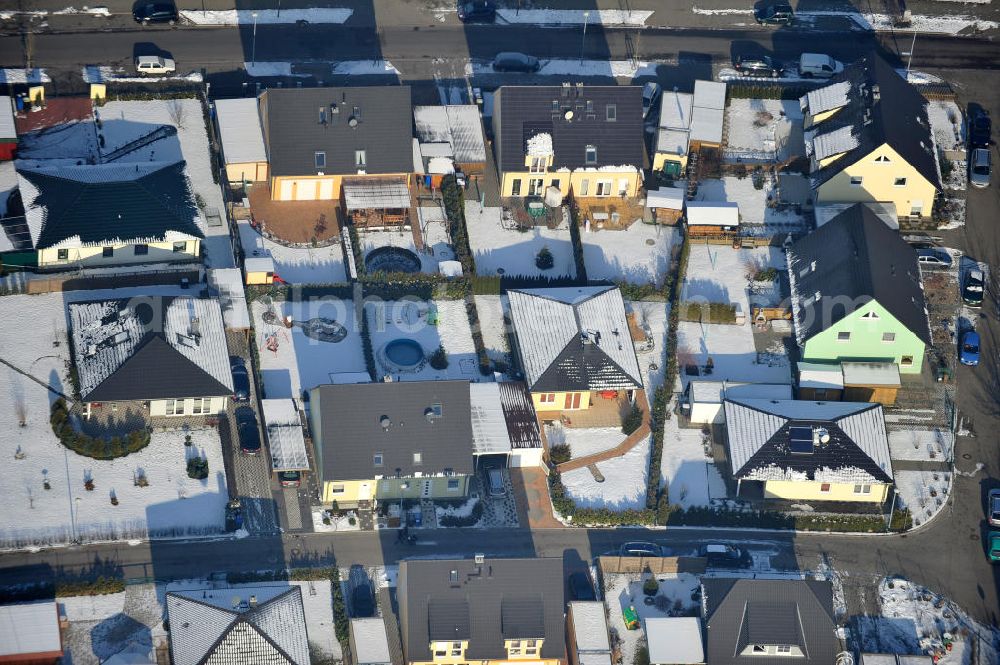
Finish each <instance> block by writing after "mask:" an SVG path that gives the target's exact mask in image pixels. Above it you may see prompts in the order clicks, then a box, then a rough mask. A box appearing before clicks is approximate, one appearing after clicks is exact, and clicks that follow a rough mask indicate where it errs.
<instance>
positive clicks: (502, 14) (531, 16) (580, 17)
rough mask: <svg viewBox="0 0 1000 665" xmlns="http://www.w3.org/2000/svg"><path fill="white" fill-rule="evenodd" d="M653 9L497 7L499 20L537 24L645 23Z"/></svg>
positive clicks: (611, 24) (632, 24)
mask: <svg viewBox="0 0 1000 665" xmlns="http://www.w3.org/2000/svg"><path fill="white" fill-rule="evenodd" d="M652 15H653V12H652V11H643V10H625V9H596V10H595V9H591V10H589V11H583V10H580V9H517V10H515V9H497V18H498V19H499V22H504V23H533V24H536V25H560V26H561V25H582V24H584V23H587V24H589V25H607V26H619V25H631V26H641V25H645V24H646V21H648V20H649V17H650V16H652Z"/></svg>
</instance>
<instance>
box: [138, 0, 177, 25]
mask: <svg viewBox="0 0 1000 665" xmlns="http://www.w3.org/2000/svg"><path fill="white" fill-rule="evenodd" d="M132 18H133V19H135V22H136V23H169V24H170V25H174V24H175V23H177V19H178V14H177V5H175V4H174V3H173V2H165V1H163V0H160V2H144V1H143V0H139V2H137V3H135V5H133V7H132Z"/></svg>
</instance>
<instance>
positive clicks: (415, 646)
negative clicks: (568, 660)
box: [398, 558, 566, 662]
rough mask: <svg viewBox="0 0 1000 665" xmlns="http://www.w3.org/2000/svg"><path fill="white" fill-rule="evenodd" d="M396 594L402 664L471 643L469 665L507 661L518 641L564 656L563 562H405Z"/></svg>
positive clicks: (545, 653) (547, 655)
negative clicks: (438, 648) (433, 648)
mask: <svg viewBox="0 0 1000 665" xmlns="http://www.w3.org/2000/svg"><path fill="white" fill-rule="evenodd" d="M398 588H399V612H400V630H401V633H402V637H403V649H404V653H405V656H406V661H407V662H413V661H422V660H431V652H430V648H429V647H430V644H429V643H430V642H431V641H432V640H437V639H441V640H448V639H468V640H469V648H468V650H467V651H466V657H467V658H469V659H473V660H479V659H502V658H506V655H507V654H506V651H505V649H504V640H505V639H517V638H520V639H543V638H544V640H545V643H544V645H543V647H542V653H541V657H542V658H565V657H566V640H565V624H564V622H563V607H564V603H563V565H562V559H555V558H551V559H546V558H542V559H487V560H486V562H485V563H484V564H483V565H482V566H477V565H476V564H475V562H474V561H473V560H471V559H463V560H450V561H449V560H409V561H402V562H400V564H399V579H398Z"/></svg>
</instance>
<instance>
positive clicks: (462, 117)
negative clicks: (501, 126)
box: [413, 104, 486, 186]
mask: <svg viewBox="0 0 1000 665" xmlns="http://www.w3.org/2000/svg"><path fill="white" fill-rule="evenodd" d="M413 125H414V128H415V130H416V137H417V142H418V147H419V150H420V161H421V163H422V165H423V171H422V173H423V176H424V178H425V179H430V181H431V182H430V184H431V185H435V186H436V185H437V182H435V180H437V181H438V182H440V178H441V177H443V176H445V175H447V174H449V173H455V172H456V171H458V172H461V173H464V174H466V175H468V176H470V177H473V178H475V177H479V176H481V175H482V174H483V173H484V172H485V171H486V139H485V137H484V136H483V120H482V117H481V115H480V113H479V107H478V106H476V105H475V104H450V105H448V106H414V107H413Z"/></svg>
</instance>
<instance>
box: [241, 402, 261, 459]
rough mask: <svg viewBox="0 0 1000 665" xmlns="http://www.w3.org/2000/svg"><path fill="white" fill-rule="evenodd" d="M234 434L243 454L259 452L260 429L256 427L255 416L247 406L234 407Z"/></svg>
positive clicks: (257, 453)
mask: <svg viewBox="0 0 1000 665" xmlns="http://www.w3.org/2000/svg"><path fill="white" fill-rule="evenodd" d="M236 435H237V438H238V439H239V441H240V450H242V451H243V454H244V455H259V454H260V429H259V428H258V427H257V416H255V415H254V412H253V409H251V408H250V407H248V406H244V407H241V408H239V409H236Z"/></svg>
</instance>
